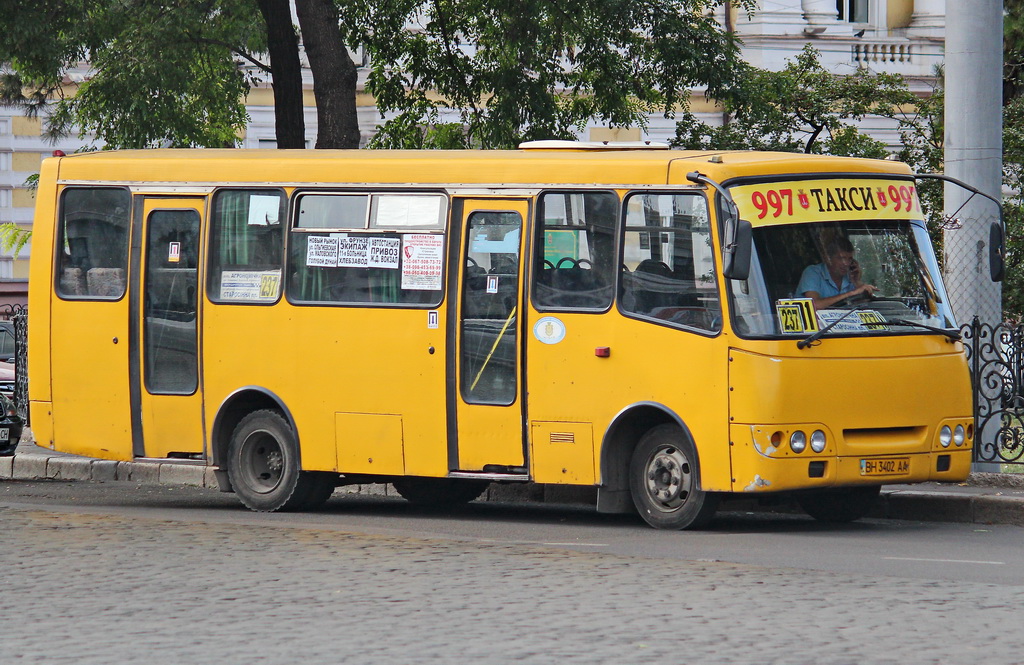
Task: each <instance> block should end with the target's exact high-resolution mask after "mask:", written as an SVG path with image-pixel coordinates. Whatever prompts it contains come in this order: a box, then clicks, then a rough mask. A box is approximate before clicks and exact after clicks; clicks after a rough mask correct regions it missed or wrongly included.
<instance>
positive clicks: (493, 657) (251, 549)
mask: <svg viewBox="0 0 1024 665" xmlns="http://www.w3.org/2000/svg"><path fill="white" fill-rule="evenodd" d="M0 529H2V533H3V534H4V537H3V539H2V543H0V561H3V562H4V564H5V565H4V569H3V574H4V589H3V592H2V594H0V600H2V603H0V604H2V611H3V614H4V616H5V617H7V619H8V621H7V627H6V628H4V630H3V633H2V635H0V662H2V663H5V664H6V663H32V664H33V665H36V664H39V665H46V664H50V663H75V664H83V663H85V664H91V663H97V664H100V663H102V664H104V665H110V664H112V663H128V662H145V663H160V664H162V663H175V664H178V663H226V664H232V663H245V664H248V663H338V662H343V663H346V664H350V663H388V664H404V663H474V664H475V663H559V664H561V663H615V664H623V663H666V664H676V663H712V664H717V663H723V664H724V663H729V664H743V663H758V664H765V663H794V664H807V663H815V664H864V663H894V664H895V663H900V664H911V663H958V662H979V663H985V664H986V665H990V664H995V663H1019V662H1021V661H1022V660H1024V652H1022V650H1021V647H1019V646H1018V645H1017V644H1016V641H1015V640H1014V638H1013V636H1014V635H1015V634H1016V632H1015V631H1016V628H1015V625H1016V623H1015V621H1014V617H1016V616H1017V615H1018V613H1019V611H1020V607H1021V606H1022V604H1024V589H1022V587H1020V586H1006V587H1000V586H995V585H988V584H971V583H965V582H958V581H955V580H948V581H934V580H912V579H897V578H886V577H873V576H863V575H849V574H837V573H826V572H817V571H797V570H791V569H786V568H783V567H755V566H745V565H736V564H726V563H716V562H711V561H704V562H701V561H681V560H663V559H651V558H644V557H639V556H621V555H613V554H607V553H600V552H597V553H592V552H574V551H566V550H564V549H561V550H560V549H555V548H547V547H544V546H539V545H509V544H487V543H478V542H476V543H474V542H466V541H462V540H448V539H441V538H437V539H423V538H409V537H401V536H391V535H367V534H361V533H356V532H344V531H337V530H326V529H317V528H310V527H309V526H308V525H299V526H293V527H288V526H279V525H254V524H233V523H209V522H200V521H196V522H189V521H180V520H169V519H153V518H148V517H140V516H134V515H105V514H90V513H88V512H55V511H51V510H47V509H45V508H33V507H29V506H15V507H3V508H0Z"/></svg>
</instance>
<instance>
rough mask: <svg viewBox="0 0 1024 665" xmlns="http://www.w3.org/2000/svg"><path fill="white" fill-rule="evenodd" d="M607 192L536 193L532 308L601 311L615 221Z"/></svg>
mask: <svg viewBox="0 0 1024 665" xmlns="http://www.w3.org/2000/svg"><path fill="white" fill-rule="evenodd" d="M618 214H619V198H618V197H617V196H616V195H615V194H613V193H611V192H571V193H563V192H549V193H546V194H544V195H542V196H541V197H540V207H539V212H538V218H539V219H541V220H542V222H541V223H540V224H538V225H537V232H538V242H537V243H536V244H535V247H536V252H535V255H534V264H533V266H534V271H533V275H534V279H533V302H534V305H536V307H537V308H538V309H588V310H604V309H607V308H608V307H609V306H610V305H611V304H612V296H613V295H614V289H613V282H614V275H615V220H616V219H617V218H618Z"/></svg>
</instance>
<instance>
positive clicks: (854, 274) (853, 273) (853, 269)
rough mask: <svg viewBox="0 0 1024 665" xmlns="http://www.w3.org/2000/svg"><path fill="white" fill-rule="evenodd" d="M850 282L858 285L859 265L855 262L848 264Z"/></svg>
mask: <svg viewBox="0 0 1024 665" xmlns="http://www.w3.org/2000/svg"><path fill="white" fill-rule="evenodd" d="M850 281H851V282H853V283H854V284H857V285H859V284H860V264H859V263H857V261H856V260H854V261H851V262H850Z"/></svg>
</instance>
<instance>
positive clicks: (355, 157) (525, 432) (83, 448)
mask: <svg viewBox="0 0 1024 665" xmlns="http://www.w3.org/2000/svg"><path fill="white" fill-rule="evenodd" d="M58 167H59V174H58ZM694 170H699V171H700V172H702V173H704V174H705V175H707V176H708V177H710V178H712V179H714V180H716V181H718V182H724V181H728V180H730V179H733V178H752V177H758V178H765V179H771V177H772V176H784V177H785V180H787V181H788V182H787V183H785V184H786V186H787V187H789V186H790V185H792V187H794V188H797V187H803V188H810V187H812V186H817V185H819V184H820V185H821V187H822V188H828V187H835V186H837V185H838V184H840V183H837V182H835V181H828V182H826V181H825V180H824V178H825V174H827V173H843V174H850V173H855V172H858V173H863V174H865V177H866V178H867V179H866V180H865V179H854V178H850V179H848V180H846V181H844V182H849V183H852V184H851V186H853V184H855V185H857V186H869V185H870V186H871V187H872V191H873V192H877V189H876V185H877V186H878V187H882V188H883V189H884V190H885V191H886V192H887V191H888V185H889V184H894V183H895V184H897V185H899V186H901V185H903V184H905V183H906V181H905V180H903V181H901V180H899V178H900V177H901V176H905V175H908V174H909V169H907V167H906V166H904V165H900V164H896V163H893V162H888V161H873V160H851V159H846V158H838V157H825V156H809V155H796V154H773V153H752V152H723V153H719V154H715V155H711V154H709V153H707V152H685V151H642V150H635V151H634V150H626V151H615V152H606V151H600V150H574V151H567V150H566V151H558V150H554V151H546V150H531V151H489V152H475V151H462V152H446V151H425V152H403V151H244V150H199V151H185V150H173V151H172V150H152V151H126V152H102V153H92V154H84V155H73V156H70V157H65V158H59V159H48V160H46V161H44V163H43V166H42V176H41V181H40V187H39V194H38V197H37V202H36V203H37V205H36V223H35V227H34V229H35V231H34V232H35V235H34V238H33V245H34V247H33V260H32V263H31V266H30V272H31V284H32V287H31V292H30V305H31V306H30V312H31V317H32V320H31V324H30V326H29V331H30V332H29V334H30V342H29V349H30V358H29V368H30V369H29V372H30V377H31V380H30V382H29V386H30V391H31V394H30V397H31V402H32V414H33V419H38V422H40V430H39V431H40V432H47V433H48V430H47V425H46V423H48V422H49V420H48V419H49V413H50V412H51V411H52V414H53V415H52V423H53V425H52V433H53V440H54V445H55V448H56V449H58V450H63V451H67V452H72V453H78V454H83V455H90V456H94V457H104V458H109V459H131V458H132V456H133V446H132V443H133V442H132V432H131V415H132V413H133V412H135V411H136V410H138V409H141V412H140V413H141V414H142V419H141V420H142V427H143V434H144V438H145V441H146V448H145V453H146V454H147V455H154V456H159V455H164V454H167V453H169V452H182V451H187V450H194V451H197V452H202V453H205V454H206V455H207V459H209V454H210V451H211V444H212V443H213V441H212V437H213V436H214V430H213V423H214V421H215V420H216V419H217V417H218V415H219V414H220V412H221V408H222V405H223V404H224V403H225V402H226V401H227V400H228V399H229V398H230V397H231V395H233V394H234V393H236V392H237V391H239V390H240V389H243V388H245V387H247V386H257V387H260V388H262V389H263V390H265V391H266V392H267V393H268V394H271V395H273V396H274V398H276V399H277V400H279V401H280V403H281V404H283V405H284V406H285V407H286V409H287V411H288V413H289V414H290V416H291V418H292V419H293V421H294V423H295V427H296V431H297V433H298V438H299V441H300V443H301V457H302V463H303V468H305V469H307V470H322V471H340V472H342V473H345V472H348V473H378V474H381V475H383V476H388V475H396V474H401V473H405V474H409V475H415V476H437V477H443V476H445V475H447V474H448V473H449V472H450V471H454V470H462V471H483V470H485V467H489V466H491V465H497V466H501V467H507V468H515V469H519V468H522V467H525V470H526V471H527V472H528V474H529V475H530V477H531V478H532V479H533V480H535V481H539V482H550V483H567V484H584V485H586V484H602V483H605V484H606V483H608V482H610V481H609V478H613V477H614V476H615V475H616V474H615V472H614V471H615V470H613V469H609V468H606V467H603V466H602V459H603V452H605V451H604V448H603V447H604V446H605V445H612V444H613V443H614V441H613V440H612V439H613V437H612V436H611V434H610V432H612V431H613V424H614V423H616V422H617V419H618V418H620V417H624V416H627V415H628V414H629V413H631V409H632V408H633V407H634V406H635V405H640V404H646V405H648V407H647V408H650V409H652V410H660V411H661V412H662V413H664V414H665V416H664V417H665V418H666V419H671V420H678V421H679V422H681V423H683V424H684V425H685V427H686V429H687V430H688V431H689V433H690V434H691V436H692V438H693V440H694V442H695V444H696V446H697V450H698V453H699V456H700V467H701V478H700V481H701V486H702V487H703V488H704V489H708V490H715V491H735V492H744V491H748V490H749V491H758V492H761V491H768V492H770V491H780V490H785V489H795V488H807V487H822V486H828V485H831V484H837V483H838V484H859V483H875V484H878V483H884V482H906V480H907V478H899V479H886V478H877V477H873V478H865V477H862V476H861V475H860V471H859V464H860V460H861V459H862V458H863V457H864V456H875V457H878V456H885V455H890V456H891V455H896V454H899V455H905V456H909V457H910V458H911V478H912V479H915V480H918V479H922V480H923V479H942V480H958V479H960V478H963V477H964V476H965V475H966V473H967V469H968V463H969V455H970V450H969V445H967V446H964V447H963V448H962V449H960V450H940V449H937V448H936V445H937V444H936V440H937V432H938V428H939V427H941V425H942V424H943V423H953V424H954V425H955V424H956V423H968V422H969V419H970V414H971V406H970V386H969V380H968V376H967V370H966V365H965V363H964V359H963V348H962V346H961V345H960V344H950V343H948V342H947V341H945V340H944V339H943V338H940V337H938V336H927V335H907V336H899V337H885V336H875V337H871V338H837V339H826V340H823V341H822V343H821V344H819V345H817V346H814V347H811V348H808V349H803V350H798V349H797V348H796V344H795V342H794V341H793V340H785V341H773V340H743V339H741V338H738V337H737V336H736V335H734V334H733V332H732V330H731V328H730V319H729V317H728V312H726V316H725V317H724V322H723V330H722V332H720V333H717V334H698V333H696V332H692V331H687V330H684V329H681V328H677V327H672V326H670V325H659V324H657V323H655V322H652V321H645V320H639V319H636V318H630V317H628V316H625V315H623V314H622V313H621V312H620V310H619V309H618V306H617V305H616V306H613V307H612V308H610V309H609V310H608V311H606V312H586V313H584V312H551V311H544V312H540V311H538V310H537V309H536V308H535V307H534V304H533V302H532V300H531V298H530V297H529V289H528V288H527V281H526V280H528V279H529V276H530V271H531V263H530V261H529V259H528V256H529V252H530V251H531V247H532V241H531V237H532V231H531V228H532V225H533V224H534V223H535V220H534V219H533V217H532V216H533V214H534V211H535V210H536V203H537V201H536V196H535V194H536V192H537V191H540V190H543V189H545V188H547V187H552V188H556V189H557V188H566V187H573V188H586V189H594V188H600V189H603V190H605V191H607V190H608V189H610V188H611V189H614V191H615V192H616V194H617V195H618V196H619V197H620V198H621V197H622V196H624V195H625V194H626V193H627V192H629V191H630V190H631V189H632V188H634V187H638V188H643V187H648V188H654V189H660V190H664V189H665V188H666V187H668V188H673V187H679V186H681V187H686V188H691V189H692V188H694V186H693V185H692V183H690V182H689V181H688V180H687V179H686V174H687V173H688V172H691V171H694ZM801 176H806V179H804V180H801V179H800V178H801ZM58 181H60V183H58ZM66 183H75V184H76V185H82V184H87V183H92V184H95V185H105V184H110V183H119V184H137V185H139V186H143V187H144V189H145V191H147V192H151V193H154V194H157V193H160V192H164V193H165V195H166V196H170V195H171V194H172V193H173V190H174V188H175V187H185V186H193V187H198V186H202V187H207V188H209V189H211V190H212V189H213V188H214V187H216V186H221V185H224V186H232V185H234V186H248V187H255V186H261V187H266V186H277V185H280V186H283V187H285V189H286V191H287V192H288V194H289V195H292V194H294V188H297V187H306V188H314V187H329V186H332V185H340V186H345V187H352V188H356V189H359V190H363V191H365V190H366V189H373V188H380V187H394V188H397V189H408V188H409V187H410V186H420V187H425V188H428V189H433V190H435V191H436V190H445V191H447V193H448V196H449V201H450V205H449V211H450V215H449V219H448V226H447V228H446V231H445V242H446V246H447V252H448V255H449V257H448V258H447V259H446V263H445V272H446V284H445V288H446V290H445V295H444V300H443V301H442V303H441V304H440V305H439V306H438V307H436V308H434V309H435V311H436V312H437V322H438V325H437V326H436V327H430V326H428V320H430V319H429V316H430V314H429V313H430V308H428V307H422V308H421V307H402V308H399V307H395V308H373V307H344V306H329V305H323V306H312V305H293V304H291V303H290V302H289V301H288V300H287V298H286V297H283V298H281V299H280V300H278V301H277V302H275V303H273V304H268V305H262V304H261V305H234V304H224V303H216V302H212V301H211V300H210V299H209V298H208V297H207V294H206V293H205V288H201V289H200V293H199V294H198V297H199V298H200V310H201V322H200V327H201V331H202V333H201V335H202V336H201V346H200V350H201V351H200V352H201V360H202V374H201V384H200V385H201V387H200V390H199V391H197V392H196V393H195V395H191V396H154V395H148V394H145V393H144V394H142V395H141V396H139V398H138V400H137V402H136V403H133V401H132V397H131V395H130V394H129V372H130V368H129V363H128V359H129V354H128V349H129V334H130V330H129V319H128V317H129V300H130V296H131V293H130V292H129V294H128V295H127V296H126V297H124V298H121V299H119V300H116V301H106V302H96V301H72V300H61V299H60V298H56V297H54V296H52V294H51V285H52V284H54V282H55V279H54V275H53V273H52V271H53V265H54V260H53V257H54V255H55V247H54V230H55V228H56V221H55V220H56V208H57V206H56V202H57V200H58V194H59V190H60V189H61V188H62V187H64V186H65V184H66ZM409 183H414V185H410V184H409ZM772 187H775V188H779V187H780V184H779V182H778V181H776V182H774V183H773V185H772ZM467 190H469V191H467ZM734 191H735V192H736V194H737V197H738V199H739V200H740V205H741V208H742V210H743V211H744V216H746V217H748V218H749V217H750V216H751V212H754V213H755V214H754V215H753V216H754V217H755V218H756V213H757V209H756V207H752V206H753V192H755V191H762V193H763V192H764V187H763V186H761V185H755V184H748V185H744V186H742V187H738V188H735V189H734ZM178 196H181V194H180V193H179V194H178ZM171 200H172V199H166V200H165V203H164V204H161V205H172V203H166V201H171ZM176 201H177V203H173V205H178V206H182V207H194V208H195V209H197V210H200V211H202V214H203V220H204V224H205V219H206V209H207V208H209V206H210V198H209V195H208V194H207V193H195V194H192V195H190V197H188V198H187V199H176ZM797 201H799V199H797ZM826 204H827V197H826ZM146 205H147V206H150V207H152V206H153V205H156V204H155V203H147V204H146ZM826 208H827V205H826ZM148 209H149V208H145V209H143V208H139V207H136V210H142V211H143V213H145V211H146V210H148ZM711 210H712V215H714V207H713V206H712V208H711ZM801 210H803V208H802V207H801ZM452 211H455V212H452ZM479 211H512V212H516V213H518V214H519V215H520V216H521V217H522V219H523V220H524V223H525V224H526V227H525V232H524V233H523V234H521V237H520V246H519V251H520V252H521V254H522V255H523V256H525V257H527V259H526V260H524V261H523V262H522V264H521V266H520V279H519V282H518V283H517V284H516V285H515V288H516V293H517V294H518V296H517V301H516V305H515V307H516V313H517V316H516V317H515V318H514V320H510V321H509V322H508V329H507V333H508V334H511V333H514V334H515V336H516V339H517V340H518V342H517V344H518V346H517V351H516V353H517V355H516V361H515V362H516V368H515V377H516V381H517V386H518V389H517V392H516V398H515V399H514V400H513V401H512V403H511V404H501V405H490V404H468V403H466V402H465V401H464V400H463V398H462V393H461V391H460V386H459V384H458V381H459V380H460V372H459V370H460V368H459V362H460V356H459V352H460V350H461V348H460V344H461V341H460V340H459V338H458V335H454V336H452V337H449V335H448V331H449V329H451V330H458V325H457V324H458V322H459V317H460V316H461V315H462V312H461V311H460V307H461V289H460V283H459V282H458V280H461V279H462V273H463V272H464V270H465V269H464V267H463V264H464V261H462V260H461V254H462V252H463V250H464V248H465V246H466V245H465V244H464V243H466V242H467V239H466V236H465V225H466V222H467V220H468V219H469V216H470V215H471V214H472V213H473V212H479ZM857 212H858V211H856V209H855V207H854V208H853V212H851V211H850V210H847V211H838V212H837V211H835V210H833V211H831V212H829V211H828V210H826V211H824V212H822V211H820V210H818V211H810V210H809V209H808V212H806V213H804V212H801V213H799V214H797V213H796V212H795V211H794V214H793V215H792V216H789V217H790V218H789V221H791V222H793V223H806V222H815V221H820V220H822V219H825V218H829V219H831V218H835V217H836V216H843V217H846V218H850V217H851V216H852V215H853V214H854V213H857ZM865 214H866V213H865ZM888 214H889V213H886V212H884V211H877V210H875V211H872V212H871V215H870V216H871V217H872V218H880V217H884V218H893V219H895V218H900V219H903V218H906V217H907V215H906V214H905V213H903V214H897V213H896V212H895V211H894V212H893V213H892V216H890V217H887V216H886V215H888ZM780 216H781V215H780ZM787 216H788V208H787ZM752 221H754V220H752ZM772 221H773V222H774V221H780V222H781V220H775V219H774V218H773V219H772ZM761 223H763V220H761ZM136 226H137V227H138V228H139V229H144V226H143V225H142V222H141V220H137V221H136ZM711 227H712V229H713V241H714V243H715V246H716V247H720V243H721V240H720V238H719V237H718V235H717V227H718V225H717V220H715V219H714V218H713V217H712V219H711ZM204 234H205V227H204ZM204 237H205V236H204ZM203 252H204V258H203V261H205V252H206V250H205V248H204V250H203ZM452 252H456V253H458V256H457V257H456V258H454V259H452V258H450V254H451V253H452ZM716 255H717V252H716ZM201 263H202V262H201ZM203 265H204V264H203ZM202 269H203V268H202V265H201V270H202ZM451 270H454V271H455V273H454V274H450V271H451ZM453 279H454V280H456V284H454V285H452V284H450V281H451V280H453ZM716 279H717V283H718V288H719V291H720V292H722V293H724V289H725V281H724V278H722V276H721V275H718V276H717V277H716ZM201 281H202V280H201ZM282 282H283V283H284V285H285V289H286V291H287V289H288V288H289V283H288V277H287V274H286V275H285V276H284V277H283V278H282ZM133 283H135V282H133V281H129V284H133ZM541 316H553V317H556V318H557V319H559V321H560V322H561V323H562V325H563V326H564V328H565V336H564V338H563V339H562V340H561V341H559V342H557V343H554V344H548V343H543V342H542V341H541V340H540V339H539V338H538V337H537V336H536V335H535V334H534V332H533V325H534V324H535V323H536V322H537V321H538V319H539V318H540V317H541ZM136 327H138V326H136ZM115 338H117V339H118V343H116V344H115V343H114V342H113V340H114V339H115ZM603 347H607V348H609V349H610V350H611V352H610V355H609V356H608V357H599V356H597V355H596V354H595V349H597V348H603ZM453 382H454V383H453ZM452 386H454V389H452ZM449 397H451V400H449ZM652 423H653V421H652ZM451 427H454V429H450V428H451ZM812 428H821V429H823V430H824V431H825V432H826V433H827V436H828V447H827V448H826V450H825V451H824V452H823V453H822V454H820V455H815V454H812V453H810V452H807V451H805V452H804V453H803V454H795V453H792V451H790V450H788V449H787V448H786V447H785V446H786V445H787V442H788V436H789V434H791V433H792V432H793V431H795V430H796V429H807V430H811V431H813V430H812ZM642 431H643V428H642V427H641V428H639V429H638V430H637V431H631V433H630V436H634V437H638V436H639V435H640V434H642ZM776 431H778V432H781V435H780V436H782V437H784V438H783V442H784V443H783V446H775V447H774V448H775V449H774V450H769V448H771V447H772V446H771V445H770V444H771V437H772V434H773V433H774V432H776ZM808 433H809V432H808ZM890 435H894V436H890ZM44 436H45V434H44ZM204 440H205V443H204ZM633 443H635V438H634V439H631V440H627V441H626V443H625V444H624V445H626V446H627V447H628V446H631V445H633ZM939 455H949V456H950V460H951V468H950V470H949V471H947V472H937V471H935V468H936V460H937V459H938V456H939ZM370 459H372V460H373V461H372V462H370V461H369V460H370ZM811 461H822V462H825V468H824V474H823V477H821V478H809V477H808V464H809V462H811ZM563 469H564V471H563ZM619 475H620V476H621V475H622V474H619ZM617 489H622V488H621V487H619V488H617Z"/></svg>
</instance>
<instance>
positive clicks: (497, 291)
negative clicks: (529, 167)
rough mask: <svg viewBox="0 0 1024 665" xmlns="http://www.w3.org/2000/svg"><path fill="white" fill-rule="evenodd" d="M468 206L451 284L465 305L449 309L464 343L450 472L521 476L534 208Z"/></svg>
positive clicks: (452, 383)
mask: <svg viewBox="0 0 1024 665" xmlns="http://www.w3.org/2000/svg"><path fill="white" fill-rule="evenodd" d="M459 203H460V201H459V200H456V201H455V204H456V207H455V208H454V209H455V210H456V211H458V210H459V207H458V204H459ZM461 204H462V206H461V209H462V214H461V216H456V219H461V222H462V234H461V243H462V246H461V250H460V251H459V252H454V251H453V255H457V256H458V257H459V266H458V272H459V273H460V279H458V280H451V281H452V282H453V285H454V286H453V287H452V291H451V292H450V296H451V297H452V300H454V299H456V298H457V299H458V303H459V305H458V308H454V307H451V308H449V315H450V316H452V317H454V318H453V319H452V321H450V322H449V326H450V328H449V329H450V330H454V332H455V334H456V339H457V343H456V344H455V345H454V347H450V351H449V353H450V354H451V355H450V357H449V363H448V367H449V375H450V376H449V381H448V403H449V405H454V408H452V407H449V427H448V431H449V443H448V457H449V459H448V463H449V468H450V469H451V470H453V471H479V472H497V473H519V472H522V471H521V470H522V468H523V467H525V465H526V454H525V444H524V435H523V397H522V385H523V383H522V343H521V341H522V316H521V312H520V309H521V303H522V276H521V273H522V270H521V265H522V262H521V257H522V255H523V251H522V245H523V236H524V234H523V227H524V224H525V222H526V219H527V216H528V210H529V204H528V202H526V201H523V200H510V199H487V200H463V201H461ZM452 272H453V273H454V270H453V271H452ZM452 374H454V376H452ZM453 379H454V380H453ZM453 419H454V420H455V422H454V423H453V422H451V421H452V420H453ZM453 434H454V436H453Z"/></svg>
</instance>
